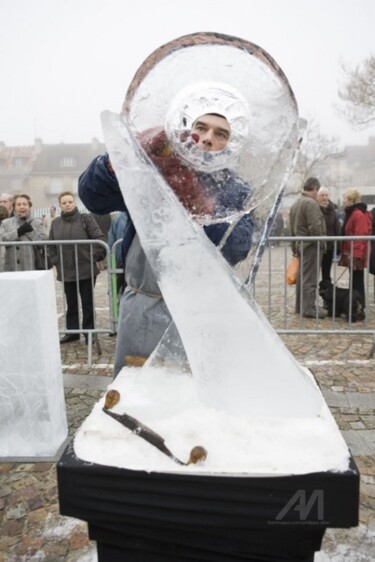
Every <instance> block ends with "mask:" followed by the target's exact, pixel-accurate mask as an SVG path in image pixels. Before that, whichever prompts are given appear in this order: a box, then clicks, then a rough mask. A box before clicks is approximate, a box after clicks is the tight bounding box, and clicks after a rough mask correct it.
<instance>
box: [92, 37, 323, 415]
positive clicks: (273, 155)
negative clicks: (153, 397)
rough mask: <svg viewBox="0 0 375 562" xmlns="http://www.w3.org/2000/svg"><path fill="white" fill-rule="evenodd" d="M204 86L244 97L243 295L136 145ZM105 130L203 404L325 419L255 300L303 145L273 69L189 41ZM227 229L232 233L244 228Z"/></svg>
mask: <svg viewBox="0 0 375 562" xmlns="http://www.w3.org/2000/svg"><path fill="white" fill-rule="evenodd" d="M181 68H183V69H184V72H181ZM202 80H206V81H207V80H208V81H218V80H219V81H220V82H222V83H223V82H224V83H227V84H230V86H231V87H234V88H236V89H237V90H238V91H239V93H240V94H241V95H242V96H244V97H245V98H246V101H247V104H248V107H249V111H250V117H249V119H250V123H249V127H248V129H246V131H248V138H247V139H244V142H243V151H242V152H241V154H239V158H238V162H237V165H236V168H235V172H237V173H238V174H239V175H240V176H241V177H242V178H243V179H244V180H245V181H246V182H247V183H248V184H250V185H251V186H252V187H254V189H255V191H254V195H253V197H252V199H251V201H250V202H249V206H248V208H247V211H250V210H251V211H252V212H253V214H254V219H255V221H256V224H257V229H256V232H255V234H254V244H253V247H252V250H251V251H250V254H249V257H248V260H246V266H247V273H246V274H245V276H244V279H245V280H247V279H249V283H248V284H247V285H242V284H241V282H240V281H239V278H238V277H237V276H236V275H235V273H234V272H233V270H232V269H231V268H230V267H229V265H228V264H227V262H226V261H225V260H224V258H223V257H222V256H221V254H220V251H219V249H218V248H216V247H215V246H214V245H213V244H212V243H211V242H210V240H209V239H208V238H207V236H206V235H205V233H204V231H203V229H202V227H201V226H200V225H198V224H197V222H195V221H194V220H193V219H192V217H191V215H190V214H189V213H188V212H187V211H186V209H185V208H184V207H183V206H182V204H181V203H180V202H179V200H178V199H177V197H176V195H175V194H174V193H173V191H172V190H171V188H170V186H169V185H168V184H167V183H166V181H165V180H164V179H163V177H162V175H161V174H160V173H159V172H158V170H157V168H156V167H155V166H154V165H153V163H152V162H151V160H150V159H149V158H148V157H147V155H146V154H145V152H144V151H143V149H142V148H141V147H140V145H139V142H138V141H137V135H138V134H139V133H141V132H142V131H144V130H145V129H148V128H150V127H156V126H165V122H166V114H167V113H168V108H169V107H170V105H171V104H172V105H173V103H174V100H175V98H176V96H178V95H179V92H181V90H183V89H184V88H186V87H187V86H188V85H189V84H192V83H193V84H194V83H199V82H201V81H202ZM200 101H201V102H202V113H201V114H202V115H203V114H204V113H205V109H204V108H205V107H206V105H205V100H204V99H202V100H199V99H198V101H196V103H195V102H194V107H195V108H194V111H195V113H198V114H199V113H200V111H201V110H200V109H199V107H198V109H197V108H196V105H197V104H198V105H199V103H200ZM177 114H178V112H177ZM190 117H191V118H194V116H190ZM102 121H103V129H104V135H105V139H106V144H107V148H108V151H109V154H110V159H111V162H112V165H113V166H114V168H115V171H116V175H117V178H118V180H119V183H120V187H121V191H122V194H123V197H124V200H125V202H126V205H127V207H128V209H129V211H130V214H131V217H132V220H133V222H134V225H135V228H136V230H137V232H138V234H139V238H140V241H141V245H142V247H143V249H144V251H145V253H146V255H147V258H148V261H149V262H150V264H151V267H152V268H153V270H154V272H155V275H156V277H157V280H158V283H159V285H160V289H161V291H162V294H163V296H164V299H165V302H166V304H167V306H168V309H169V311H170V313H171V315H172V318H173V320H174V322H175V324H176V327H177V330H178V332H179V334H180V336H181V339H182V343H183V345H184V348H185V351H186V355H187V359H188V362H189V364H190V367H191V371H192V374H193V377H194V379H195V381H196V382H197V384H198V385H199V387H200V392H201V395H202V396H203V397H204V399H205V400H206V401H207V403H209V404H211V405H212V406H213V407H215V408H223V409H225V410H227V411H229V412H231V413H236V414H239V415H242V414H246V415H248V414H252V415H254V416H284V417H289V416H290V417H305V416H307V417H315V416H317V415H318V414H319V412H320V410H321V408H322V404H323V399H322V396H321V393H320V392H319V391H318V389H317V387H316V386H315V385H314V383H313V382H312V381H311V379H310V378H309V377H307V376H306V373H304V372H303V371H302V369H301V368H300V366H299V365H298V364H297V362H296V361H295V360H294V358H293V357H292V355H291V354H290V353H289V352H288V350H287V349H286V347H285V346H284V344H283V343H282V342H281V340H280V338H279V337H278V336H277V334H276V332H275V331H274V330H273V328H272V327H271V325H270V324H269V323H268V321H267V320H266V318H265V317H264V316H263V314H262V313H261V311H260V310H259V309H258V307H257V305H256V303H255V302H254V301H253V300H252V298H251V296H250V291H249V288H250V289H251V282H252V278H253V277H252V272H254V273H255V271H256V268H257V264H258V263H259V260H260V258H261V255H262V251H263V248H264V245H265V242H266V238H267V233H268V232H269V229H270V227H271V223H272V217H273V216H274V214H275V213H276V211H277V207H278V204H279V203H280V199H281V196H282V193H283V190H284V187H285V183H286V180H287V177H288V173H289V172H290V170H291V163H292V160H293V157H294V155H295V152H296V148H297V146H298V139H299V132H298V123H299V119H298V111H297V105H296V102H295V99H294V96H293V93H292V91H291V89H290V87H289V84H288V82H287V80H286V78H285V76H284V75H283V73H282V71H281V70H280V68H279V67H278V66H277V64H276V63H275V61H273V60H272V59H271V57H270V56H269V55H268V54H267V53H265V52H264V51H263V50H262V49H260V48H259V47H257V46H255V45H252V44H250V43H248V42H246V41H242V40H238V39H236V38H233V37H227V36H221V35H217V34H194V35H192V36H186V37H184V38H181V39H180V40H176V41H175V42H172V43H171V44H169V45H166V46H163V47H161V48H160V49H158V50H157V51H155V53H153V54H152V55H151V56H150V57H149V58H148V59H147V60H146V61H145V63H144V64H143V65H142V67H141V69H140V70H139V71H138V73H137V74H136V76H135V78H134V80H133V82H132V84H131V85H130V87H129V90H128V94H127V96H126V100H125V104H124V108H123V113H122V115H121V116H120V115H116V114H114V113H110V112H104V113H103V114H102ZM177 121H181V119H180V116H178V119H177ZM177 126H178V125H177ZM170 128H171V126H169V129H170ZM172 128H173V126H172ZM244 130H245V129H244ZM231 164H233V162H231ZM228 219H229V220H230V221H231V222H232V225H235V224H236V221H237V220H238V218H236V217H228ZM171 343H174V342H173V341H172V338H171ZM166 346H168V338H164V340H163V350H164V351H165V347H166Z"/></svg>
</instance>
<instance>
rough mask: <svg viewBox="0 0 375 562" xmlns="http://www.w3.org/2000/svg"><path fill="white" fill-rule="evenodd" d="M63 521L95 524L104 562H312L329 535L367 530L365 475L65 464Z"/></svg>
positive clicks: (64, 460) (61, 474) (61, 473)
mask: <svg viewBox="0 0 375 562" xmlns="http://www.w3.org/2000/svg"><path fill="white" fill-rule="evenodd" d="M57 476H58V487H59V498H60V512H61V514H62V515H68V516H71V517H76V518H78V519H82V520H84V521H87V522H88V525H89V533H90V538H91V539H93V540H96V541H97V545H98V557H99V562H188V561H196V562H236V561H245V560H246V561H247V562H313V560H314V552H315V551H318V550H319V549H320V545H321V541H322V538H323V535H324V532H325V530H326V528H327V527H353V526H356V525H357V524H358V505H359V473H358V470H357V467H356V465H355V464H354V462H353V461H352V463H351V467H350V469H349V470H348V471H346V472H344V473H334V472H319V473H312V474H303V475H296V476H270V477H265V476H262V477H249V476H241V475H238V476H221V475H220V476H214V475H209V476H194V475H190V474H181V473H178V474H166V473H147V472H143V471H134V470H127V469H122V468H116V467H108V466H102V465H98V464H93V463H87V462H84V461H81V460H80V459H78V458H77V457H76V455H75V453H74V450H73V446H72V444H71V445H69V446H68V447H67V449H66V450H65V452H64V453H63V455H62V457H61V459H60V461H59V463H58V465H57Z"/></svg>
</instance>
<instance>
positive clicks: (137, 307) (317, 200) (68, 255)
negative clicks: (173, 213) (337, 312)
mask: <svg viewBox="0 0 375 562" xmlns="http://www.w3.org/2000/svg"><path fill="white" fill-rule="evenodd" d="M199 120H200V127H201V128H200V129H199V134H200V139H201V142H202V147H203V148H202V150H208V151H209V150H210V149H211V148H212V147H216V144H215V143H216V142H217V139H219V142H221V143H222V142H223V137H222V136H221V131H222V130H223V129H224V130H227V131H228V135H229V134H230V126H229V124H228V123H227V122H226V120H225V119H224V118H221V117H219V118H218V117H217V116H216V115H214V116H210V115H204V116H201V117H200V118H199ZM202 123H203V125H202ZM218 130H219V131H220V134H219V135H217V132H218ZM158 158H159V160H160V155H158ZM167 158H168V156H167ZM165 164H166V162H165V161H164V162H161V163H160V161H159V166H160V169H161V170H163V166H164V167H165ZM206 175H207V174H206ZM168 179H169V181H170V183H171V186H172V188H173V183H174V179H173V178H168ZM233 185H234V186H235V185H236V184H235V183H234V184H229V188H228V189H229V190H230V189H232V190H234V191H235V190H236V187H233ZM241 189H244V186H243V184H241ZM248 189H249V192H250V191H251V188H250V187H249V188H248ZM212 193H213V191H212V187H211V191H210V197H212ZM79 195H80V198H81V200H82V201H83V202H84V204H85V205H86V207H87V208H88V209H89V210H90V211H91V212H90V213H81V212H80V211H79V210H78V207H77V203H76V195H75V194H74V193H72V192H70V191H64V192H63V193H61V194H60V195H59V197H58V201H59V206H60V213H59V214H57V209H56V207H55V206H51V209H50V215H49V216H48V217H44V218H43V219H39V218H36V217H33V215H32V202H31V199H30V197H29V195H27V194H18V195H16V196H14V197H12V196H10V195H9V194H7V193H3V194H2V195H1V196H0V242H17V241H29V242H35V241H44V240H49V241H56V245H48V256H49V259H50V263H51V265H52V266H54V267H55V268H56V276H57V280H58V281H60V282H62V284H63V289H64V294H65V299H66V330H67V331H68V332H67V333H66V334H65V335H64V337H62V339H61V340H60V343H61V344H65V343H69V342H72V341H77V340H79V339H80V330H82V331H83V334H84V337H85V341H86V343H87V341H88V330H91V329H94V327H95V310H94V302H93V295H94V288H95V283H96V278H97V275H98V274H99V272H100V267H98V264H100V263H104V262H103V260H104V258H105V255H106V251H105V247H104V246H102V245H100V244H97V245H84V244H80V245H74V244H58V242H59V241H67V240H78V241H81V240H87V239H90V240H98V241H103V242H107V243H108V245H109V246H110V247H112V246H113V244H115V242H116V241H118V240H121V241H122V242H121V243H119V244H117V245H116V252H115V254H114V255H115V264H113V265H115V267H116V268H118V269H122V270H124V273H121V274H118V275H117V277H118V283H117V285H118V289H119V292H118V296H119V299H120V313H119V322H118V334H117V348H116V357H115V369H114V376H116V375H117V374H118V373H119V372H120V370H121V369H122V367H123V366H124V364H127V358H129V357H138V358H144V359H146V358H147V357H148V356H149V355H150V354H151V353H152V351H153V349H154V348H155V346H156V345H157V343H158V342H159V341H160V339H161V337H162V335H163V334H164V332H165V330H166V329H167V327H168V326H169V324H170V323H171V320H172V319H171V316H170V314H169V311H168V309H167V307H166V304H165V302H164V300H163V297H162V294H161V292H160V289H159V287H158V284H157V281H156V278H155V275H154V272H153V271H152V269H151V267H150V265H149V264H148V261H147V258H146V255H145V254H144V251H143V249H142V246H141V244H140V240H139V238H138V236H137V233H136V231H135V228H134V225H133V223H132V220H131V217H130V215H129V213H128V211H127V208H126V205H125V203H124V200H123V199H122V196H121V192H120V188H119V184H118V182H117V178H116V175H115V173H114V171H113V168H112V166H111V163H110V160H109V158H108V155H107V154H105V155H101V156H99V157H97V158H95V159H94V161H93V162H92V163H91V164H90V165H89V167H88V168H87V170H86V171H85V172H84V173H83V174H82V176H81V178H80V181H79ZM201 195H202V194H200V204H206V203H207V202H205V201H204V198H203V197H202V196H201ZM178 196H179V198H180V199H181V201H182V203H183V204H184V205H185V206H186V207H189V206H190V205H191V204H192V200H191V198H190V199H185V200H184V197H183V195H181V193H180V194H178ZM207 204H208V203H207ZM209 204H210V205H212V200H211V201H210V202H209ZM112 211H118V212H117V213H116V214H115V216H114V218H113V219H112V218H111V215H110V213H111V212H112ZM101 213H102V214H101ZM226 228H227V225H226V223H225V221H223V222H222V223H219V225H218V224H214V225H211V226H210V227H209V228H207V229H205V231H206V235H207V236H208V238H209V239H211V241H212V242H213V243H214V244H219V242H220V239H221V237H222V236H224V234H225V230H226ZM282 228H283V225H282V224H281V222H280V223H277V229H276V227H275V228H274V230H273V233H272V235H273V236H275V235H276V236H277V235H282V234H283V231H282ZM289 234H290V235H291V236H293V237H295V238H296V240H295V241H293V242H292V252H293V255H295V256H298V258H299V270H298V275H297V282H296V291H295V312H296V313H297V314H301V315H302V316H304V317H307V318H324V317H325V316H326V311H325V310H324V308H322V307H320V306H319V305H318V303H319V298H318V283H319V279H321V281H323V282H325V283H328V284H330V285H333V283H335V282H336V281H337V279H333V278H332V277H333V276H332V264H333V262H334V260H335V261H336V262H337V263H338V265H339V266H342V267H344V268H347V269H348V272H349V280H350V281H349V285H350V290H351V291H357V292H358V293H359V294H360V295H361V298H362V300H363V309H365V306H366V294H365V278H364V271H365V269H366V268H367V267H368V268H369V271H370V273H372V274H374V275H375V248H374V243H372V246H373V247H372V251H369V244H368V242H367V241H363V240H350V238H352V237H353V236H369V235H371V234H372V235H374V234H375V209H372V211H370V212H369V211H367V206H366V204H365V203H363V202H362V201H361V193H360V192H359V191H358V190H357V189H354V188H351V189H348V190H347V191H346V192H345V193H344V194H343V213H339V210H338V207H337V205H335V204H334V203H333V202H332V201H331V200H330V197H329V190H328V189H327V188H326V187H322V186H321V185H320V182H319V180H318V179H317V178H314V177H310V178H308V179H307V181H306V182H305V183H304V185H303V190H302V193H301V196H300V197H299V198H298V199H297V200H296V201H295V202H294V204H293V205H292V207H291V208H290V213H289ZM251 235H252V220H251V215H250V216H249V215H245V218H244V220H242V219H241V220H240V221H239V223H238V225H237V227H236V228H235V229H234V230H233V232H232V233H231V235H230V236H229V237H228V239H227V241H226V243H225V244H224V246H223V248H222V249H221V251H222V253H223V255H224V257H225V258H226V259H227V261H228V262H229V264H231V265H235V264H236V263H238V262H239V261H241V260H242V259H243V258H244V257H246V255H247V252H248V250H249V248H250V245H251ZM314 236H318V237H323V240H321V241H319V242H317V241H316V240H311V241H310V240H306V238H308V237H314ZM337 236H346V237H348V240H344V241H341V242H340V241H331V240H329V239H328V240H327V237H328V238H329V237H337ZM301 237H302V238H305V240H304V241H301V240H299V238H301ZM33 269H36V263H35V253H34V248H33V245H32V244H29V245H16V244H12V245H9V246H6V245H2V246H1V245H0V271H15V270H17V271H29V270H33ZM78 295H79V297H80V299H81V307H82V323H81V326H80V320H79V302H78Z"/></svg>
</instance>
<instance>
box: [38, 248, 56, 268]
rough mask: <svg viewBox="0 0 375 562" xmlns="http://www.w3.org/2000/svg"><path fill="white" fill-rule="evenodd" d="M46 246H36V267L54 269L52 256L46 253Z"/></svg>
mask: <svg viewBox="0 0 375 562" xmlns="http://www.w3.org/2000/svg"><path fill="white" fill-rule="evenodd" d="M45 250H46V249H45V247H44V246H34V258H35V269H36V270H43V269H52V267H53V266H52V262H51V258H50V257H49V255H48V253H46V251H45Z"/></svg>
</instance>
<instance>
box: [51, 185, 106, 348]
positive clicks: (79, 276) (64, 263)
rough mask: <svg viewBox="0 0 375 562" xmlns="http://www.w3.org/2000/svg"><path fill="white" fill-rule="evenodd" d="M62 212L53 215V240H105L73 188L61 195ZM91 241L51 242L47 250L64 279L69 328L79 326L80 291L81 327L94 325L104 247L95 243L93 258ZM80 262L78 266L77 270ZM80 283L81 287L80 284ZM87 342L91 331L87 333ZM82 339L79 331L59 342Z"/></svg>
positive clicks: (60, 277)
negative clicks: (56, 215)
mask: <svg viewBox="0 0 375 562" xmlns="http://www.w3.org/2000/svg"><path fill="white" fill-rule="evenodd" d="M59 204H60V208H61V216H59V217H56V218H54V220H53V221H52V223H51V230H50V234H49V239H50V240H87V239H90V240H103V242H105V241H106V240H105V238H104V235H103V233H102V231H101V230H100V228H99V226H98V223H97V222H96V221H95V219H94V217H92V216H91V215H89V214H82V213H80V212H79V210H78V208H77V205H76V200H75V196H74V194H73V193H72V192H70V191H64V192H63V193H61V194H60V195H59ZM90 248H91V245H89V244H81V245H77V246H75V245H74V244H71V245H70V244H69V245H68V244H64V245H61V247H60V249H59V248H58V246H53V245H51V246H48V254H49V256H50V258H51V262H52V264H53V265H54V266H55V267H56V270H57V280H58V281H61V282H62V283H64V292H65V297H66V302H67V312H66V328H67V329H68V330H78V329H79V311H78V296H77V292H78V291H79V294H80V297H81V303H82V329H84V330H90V329H93V328H94V304H93V292H94V287H95V281H96V277H97V275H98V273H99V269H98V267H97V265H96V262H98V261H100V260H102V259H103V258H104V256H105V249H104V247H102V246H100V245H99V244H98V245H96V246H94V249H93V256H92V257H93V259H91V249H90ZM77 265H78V270H77ZM77 285H78V287H77ZM85 339H86V343H87V340H88V335H87V333H85ZM76 340H79V334H66V335H65V336H64V337H63V338H62V339H61V340H60V343H62V344H64V343H68V342H71V341H76Z"/></svg>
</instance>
